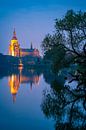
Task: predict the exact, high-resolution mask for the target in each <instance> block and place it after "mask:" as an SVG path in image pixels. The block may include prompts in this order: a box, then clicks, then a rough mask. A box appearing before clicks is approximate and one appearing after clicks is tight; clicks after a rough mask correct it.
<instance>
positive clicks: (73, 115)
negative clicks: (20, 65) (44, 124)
mask: <svg viewBox="0 0 86 130" xmlns="http://www.w3.org/2000/svg"><path fill="white" fill-rule="evenodd" d="M51 87H52V88H51V89H50V90H44V93H43V96H44V98H43V102H42V104H41V108H42V111H43V113H44V114H45V116H46V117H47V118H50V117H53V118H54V120H55V122H56V124H55V129H56V130H57V129H58V130H69V129H71V130H72V129H73V130H75V129H80V130H81V129H85V127H86V89H85V88H83V87H82V88H80V89H79V88H76V89H71V88H70V86H65V87H60V86H59V85H58V84H57V82H56V81H54V82H53V86H52V84H51Z"/></svg>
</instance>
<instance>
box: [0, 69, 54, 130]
mask: <svg viewBox="0 0 86 130" xmlns="http://www.w3.org/2000/svg"><path fill="white" fill-rule="evenodd" d="M3 71H4V70H3ZM0 75H1V76H0V130H18V129H19V130H24V129H25V130H53V129H54V122H53V119H47V118H46V117H45V115H44V114H43V112H42V110H41V103H42V98H43V90H44V89H49V85H48V84H47V83H46V82H45V80H44V78H43V74H42V73H38V72H36V71H35V70H32V69H31V70H28V71H27V72H26V73H25V71H23V73H22V70H21V71H19V72H18V73H15V71H14V72H12V73H10V74H9V73H6V75H5V72H4V74H1V73H0Z"/></svg>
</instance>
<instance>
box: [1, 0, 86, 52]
mask: <svg viewBox="0 0 86 130" xmlns="http://www.w3.org/2000/svg"><path fill="white" fill-rule="evenodd" d="M69 9H73V10H75V11H79V10H82V11H86V0H64V1H63V0H60V1H59V0H0V53H4V54H7V53H8V46H9V43H10V40H11V38H12V33H13V29H14V28H15V29H16V33H17V37H18V40H19V43H20V45H21V47H25V48H28V47H30V43H31V42H32V43H33V46H34V47H37V48H38V49H39V50H40V51H41V48H40V45H41V42H42V40H43V38H44V36H45V35H46V34H47V33H52V32H53V30H54V20H55V19H56V18H60V17H63V16H64V14H65V12H66V11H67V10H69Z"/></svg>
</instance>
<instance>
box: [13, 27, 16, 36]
mask: <svg viewBox="0 0 86 130" xmlns="http://www.w3.org/2000/svg"><path fill="white" fill-rule="evenodd" d="M13 36H16V31H15V28H14V31H13Z"/></svg>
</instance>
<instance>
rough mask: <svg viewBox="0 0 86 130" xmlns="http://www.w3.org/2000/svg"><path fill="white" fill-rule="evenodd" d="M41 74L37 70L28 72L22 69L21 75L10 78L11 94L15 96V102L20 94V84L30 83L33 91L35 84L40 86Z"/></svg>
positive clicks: (13, 75)
mask: <svg viewBox="0 0 86 130" xmlns="http://www.w3.org/2000/svg"><path fill="white" fill-rule="evenodd" d="M39 81H40V74H38V73H37V72H36V71H35V70H33V69H30V70H28V71H27V72H25V71H23V70H21V69H20V72H19V74H12V75H11V76H9V78H8V84H9V87H10V92H11V94H12V96H13V102H15V101H16V94H17V93H18V90H19V87H20V84H25V83H29V84H30V89H31V90H32V86H33V84H35V85H36V84H39Z"/></svg>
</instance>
